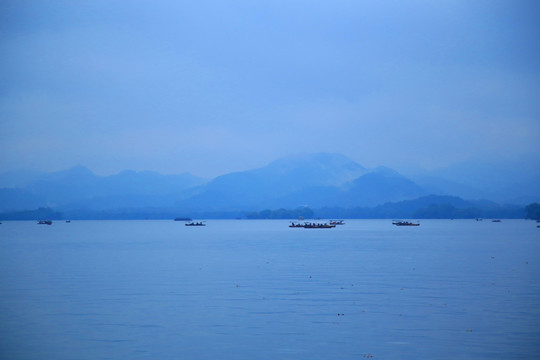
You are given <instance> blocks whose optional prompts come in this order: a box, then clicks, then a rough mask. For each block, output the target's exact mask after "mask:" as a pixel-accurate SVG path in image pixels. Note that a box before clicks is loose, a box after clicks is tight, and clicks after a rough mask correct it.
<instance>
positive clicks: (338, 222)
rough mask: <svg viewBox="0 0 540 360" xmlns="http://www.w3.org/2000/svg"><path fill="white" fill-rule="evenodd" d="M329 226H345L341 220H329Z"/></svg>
mask: <svg viewBox="0 0 540 360" xmlns="http://www.w3.org/2000/svg"><path fill="white" fill-rule="evenodd" d="M330 225H345V222H344V221H343V220H330Z"/></svg>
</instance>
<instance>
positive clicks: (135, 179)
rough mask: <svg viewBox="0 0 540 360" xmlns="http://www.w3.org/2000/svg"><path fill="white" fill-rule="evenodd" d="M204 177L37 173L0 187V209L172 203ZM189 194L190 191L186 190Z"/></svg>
mask: <svg viewBox="0 0 540 360" xmlns="http://www.w3.org/2000/svg"><path fill="white" fill-rule="evenodd" d="M204 182H205V180H203V179H201V178H198V177H195V176H193V175H190V174H187V173H185V174H180V175H161V174H159V173H156V172H150V171H143V172H135V171H123V172H121V173H119V174H116V175H111V176H98V175H95V174H94V173H93V172H92V171H90V170H89V169H87V168H85V167H84V166H76V167H73V168H71V169H68V170H63V171H57V172H53V173H49V174H39V175H36V176H35V177H34V178H33V180H31V181H30V183H29V184H27V185H26V186H23V187H20V188H3V189H0V210H2V211H7V210H26V209H34V208H37V207H41V206H49V207H62V208H92V209H111V208H120V207H133V206H135V207H137V206H165V205H171V204H172V203H173V202H174V201H175V200H177V199H178V198H179V197H181V196H182V194H183V192H184V191H186V190H187V189H189V188H192V187H194V186H197V185H200V184H202V183H204ZM188 194H189V193H188Z"/></svg>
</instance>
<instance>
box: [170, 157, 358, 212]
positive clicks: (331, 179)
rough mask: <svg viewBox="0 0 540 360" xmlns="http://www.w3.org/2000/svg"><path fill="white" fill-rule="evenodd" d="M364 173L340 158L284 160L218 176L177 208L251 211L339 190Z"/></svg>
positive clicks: (353, 163) (347, 160)
mask: <svg viewBox="0 0 540 360" xmlns="http://www.w3.org/2000/svg"><path fill="white" fill-rule="evenodd" d="M366 172H367V170H366V169H365V168H364V167H362V166H361V165H359V164H357V163H355V162H354V161H352V160H350V159H349V158H347V157H346V156H344V155H340V154H326V153H321V154H314V155H303V156H294V157H286V158H283V159H279V160H277V161H274V162H272V163H270V164H268V165H267V166H264V167H262V168H258V169H254V170H248V171H243V172H235V173H231V174H226V175H223V176H219V177H217V178H215V179H214V180H212V181H210V182H209V183H208V184H206V185H204V186H201V187H200V188H198V189H197V194H196V195H194V196H192V197H189V198H187V199H185V200H184V201H181V202H179V203H177V205H178V206H179V207H185V208H188V209H193V210H200V209H206V210H218V209H224V208H229V209H248V210H254V209H259V208H264V207H267V206H272V205H275V204H276V203H279V199H287V198H289V197H290V196H291V195H292V194H294V193H297V192H302V191H304V190H306V189H312V188H328V189H334V188H336V187H340V186H341V185H343V184H344V183H346V182H348V181H351V180H352V179H354V178H356V177H358V176H361V175H362V174H365V173H366ZM286 203H288V202H287V201H284V202H283V205H285V204H286Z"/></svg>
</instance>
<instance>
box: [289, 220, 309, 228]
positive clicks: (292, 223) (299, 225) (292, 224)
mask: <svg viewBox="0 0 540 360" xmlns="http://www.w3.org/2000/svg"><path fill="white" fill-rule="evenodd" d="M304 225H305V224H300V223H295V222H294V221H292V222H291V223H290V224H289V227H290V228H303V227H304Z"/></svg>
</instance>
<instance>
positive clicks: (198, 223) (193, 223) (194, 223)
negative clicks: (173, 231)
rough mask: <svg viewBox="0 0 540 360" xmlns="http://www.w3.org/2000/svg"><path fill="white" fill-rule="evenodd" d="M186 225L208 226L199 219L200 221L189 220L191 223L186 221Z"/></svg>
mask: <svg viewBox="0 0 540 360" xmlns="http://www.w3.org/2000/svg"><path fill="white" fill-rule="evenodd" d="M184 225H186V226H206V224H205V223H204V222H202V221H199V222H193V221H192V222H189V223H186V224H184Z"/></svg>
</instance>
